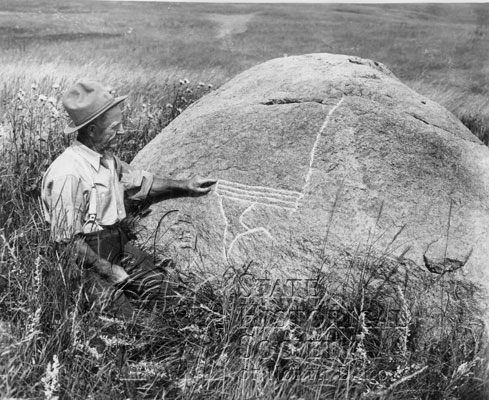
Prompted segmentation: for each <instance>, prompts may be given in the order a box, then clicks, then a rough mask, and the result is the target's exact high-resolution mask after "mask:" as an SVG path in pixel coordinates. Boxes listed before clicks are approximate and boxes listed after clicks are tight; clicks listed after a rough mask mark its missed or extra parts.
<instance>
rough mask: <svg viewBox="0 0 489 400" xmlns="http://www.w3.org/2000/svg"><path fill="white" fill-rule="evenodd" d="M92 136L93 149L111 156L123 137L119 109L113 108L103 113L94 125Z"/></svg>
mask: <svg viewBox="0 0 489 400" xmlns="http://www.w3.org/2000/svg"><path fill="white" fill-rule="evenodd" d="M94 126H95V129H94V131H93V135H92V137H91V138H92V145H93V149H94V150H95V151H96V152H98V153H100V154H102V155H106V156H112V155H113V154H114V151H115V150H116V148H117V145H118V144H119V141H120V139H121V137H122V136H123V135H124V129H123V127H122V112H121V110H120V108H119V107H113V108H111V109H109V110H108V111H106V112H105V113H104V117H102V118H101V120H100V121H99V122H97V123H96V124H94Z"/></svg>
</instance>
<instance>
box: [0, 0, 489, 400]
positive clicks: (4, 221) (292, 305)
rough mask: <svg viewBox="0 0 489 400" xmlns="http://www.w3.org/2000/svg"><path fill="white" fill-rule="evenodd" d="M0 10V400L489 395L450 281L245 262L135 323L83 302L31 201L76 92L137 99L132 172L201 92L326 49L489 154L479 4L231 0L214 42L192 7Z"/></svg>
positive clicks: (395, 270)
mask: <svg viewBox="0 0 489 400" xmlns="http://www.w3.org/2000/svg"><path fill="white" fill-rule="evenodd" d="M0 7H2V11H4V13H3V14H1V13H0V38H1V39H2V43H1V44H0V64H1V68H0V135H1V139H0V140H1V142H0V152H1V159H0V176H1V179H0V204H1V205H2V207H1V210H0V227H1V228H0V397H1V398H4V397H5V398H19V399H20V398H45V399H56V398H60V399H84V400H85V399H97V400H98V399H106V398H111V399H114V400H116V399H127V398H131V399H139V398H148V399H154V398H167V399H168V398H175V399H197V398H205V399H257V398H261V399H274V400H275V399H323V398H327V399H467V400H468V399H471V400H473V399H481V400H482V399H486V398H488V395H489V387H488V383H487V382H488V381H489V376H488V370H489V369H488V361H487V344H486V340H485V339H486V336H487V330H486V326H485V325H484V322H483V321H482V320H481V318H480V315H481V312H482V311H481V310H480V309H479V308H480V304H482V302H481V301H479V300H480V297H481V296H482V292H481V291H480V289H479V288H478V287H477V285H475V284H473V283H470V282H467V281H465V280H464V279H463V277H461V276H458V275H452V274H445V275H433V274H431V273H429V272H427V271H426V270H424V269H422V268H420V267H419V266H416V265H411V264H410V263H409V262H408V261H406V260H403V259H396V258H393V257H390V256H389V255H388V254H380V255H379V254H375V253H373V252H371V253H368V254H356V255H348V256H347V255H345V256H343V257H338V258H337V259H325V260H324V268H323V269H322V270H321V271H319V270H318V271H309V272H308V275H307V276H304V277H303V278H304V280H302V281H300V282H297V283H296V284H295V286H294V287H295V291H294V293H292V283H291V282H290V281H289V282H287V281H282V282H276V281H265V280H264V279H263V278H264V277H263V276H256V275H252V274H250V272H249V269H248V268H247V266H233V267H230V268H229V270H228V271H226V273H224V274H222V275H221V276H216V277H215V279H214V280H213V281H203V280H202V278H200V277H199V276H196V275H192V274H190V275H189V274H188V273H184V272H183V271H181V270H180V268H179V266H178V265H173V266H172V267H171V268H170V273H171V275H172V276H173V277H174V279H175V281H176V282H178V287H179V291H180V292H181V294H182V297H181V300H180V301H179V302H178V304H173V305H172V307H170V308H168V309H166V310H165V311H164V312H158V313H151V312H148V311H143V310H142V311H141V312H140V314H139V315H138V316H137V317H136V318H134V319H133V320H130V321H127V320H122V319H119V318H115V317H113V316H110V315H106V314H103V313H100V312H99V310H97V309H95V308H93V307H92V305H91V303H90V302H88V301H87V299H85V298H84V296H83V290H82V288H83V279H82V275H83V271H82V269H81V268H80V267H79V266H78V265H77V263H76V262H75V260H74V259H73V257H72V256H71V252H70V248H69V246H68V247H66V248H64V249H60V248H58V249H56V248H55V247H54V246H53V244H52V243H51V242H50V239H49V228H48V227H47V226H46V224H45V223H44V221H43V215H42V209H41V204H40V198H39V195H40V193H39V190H40V178H41V176H42V173H43V172H44V170H45V169H46V167H47V166H48V165H49V164H50V163H51V162H52V161H53V160H54V159H55V157H56V156H57V155H58V154H60V153H61V151H62V150H63V149H64V148H65V147H66V146H67V145H68V144H69V143H70V141H71V140H72V138H71V137H66V136H64V135H63V134H62V130H63V127H64V125H65V123H66V116H65V114H64V111H63V110H62V107H61V105H60V96H61V93H62V92H63V91H64V90H65V89H66V87H67V86H68V85H71V84H72V83H74V82H75V81H76V80H77V79H79V78H91V79H95V80H99V81H102V82H104V84H105V85H107V86H110V87H111V88H113V89H114V90H115V93H116V94H128V93H129V94H130V97H129V99H128V100H127V101H126V108H125V110H124V113H123V116H124V124H125V127H126V131H127V140H126V142H125V143H124V145H123V147H122V148H121V149H120V151H119V153H120V154H121V155H122V157H123V158H124V159H125V160H126V161H130V160H131V159H132V157H133V156H134V154H135V152H137V151H138V150H139V149H140V148H142V147H143V146H144V145H145V144H146V143H147V142H148V141H149V140H151V138H152V137H154V135H155V134H157V133H158V132H159V131H160V130H161V129H162V128H163V127H165V126H166V125H167V124H168V123H169V122H170V121H171V120H172V119H173V118H175V117H176V116H177V115H178V114H179V113H180V112H181V111H182V110H184V109H185V107H186V106H188V105H189V104H191V103H192V102H193V101H195V100H196V99H198V98H199V97H200V96H202V95H203V94H205V93H207V92H208V91H210V90H212V88H211V87H209V84H213V85H214V87H217V86H219V85H220V84H221V83H223V82H224V81H226V80H227V79H229V78H230V77H231V76H233V75H234V74H235V73H237V72H239V71H241V70H243V69H245V68H246V67H248V66H250V65H254V64H256V63H258V62H260V61H263V60H266V59H269V58H273V57H276V56H283V54H284V53H287V54H298V53H307V52H318V51H321V52H324V51H326V52H333V53H343V54H354V55H359V56H364V57H367V58H373V59H376V60H378V61H381V62H383V63H385V64H386V65H388V66H389V67H390V68H391V69H392V70H393V72H394V73H396V74H397V75H398V76H399V77H400V78H401V79H405V80H408V81H409V82H410V83H411V84H410V85H411V86H412V87H414V88H415V89H416V90H418V91H420V92H421V93H423V94H425V95H427V96H428V97H431V98H432V99H434V100H436V101H439V102H440V103H441V104H443V105H445V106H446V107H447V108H448V109H450V110H451V111H453V112H454V113H455V114H456V115H457V116H458V117H459V118H461V120H462V121H463V122H464V123H465V124H466V125H467V126H469V128H470V129H471V130H472V131H473V132H474V133H475V134H477V135H478V136H479V137H480V138H481V139H482V140H483V141H485V142H486V143H487V142H488V133H487V118H488V116H487V101H486V97H487V96H486V95H487V90H486V88H485V86H484V85H483V82H484V76H485V75H484V74H483V72H484V71H483V69H481V67H480V54H485V51H486V50H487V47H486V46H487V45H486V43H487V41H484V40H482V39H481V38H483V37H484V35H486V33H487V29H488V27H487V23H486V21H485V19H484V16H485V15H486V11H487V10H486V8H484V6H483V5H481V6H462V5H453V6H446V7H442V6H438V5H418V6H411V7H407V8H403V7H401V6H397V5H395V6H389V7H380V6H359V7H354V6H349V5H343V6H340V5H331V6H328V7H320V6H311V7H310V8H307V7H304V6H302V5H301V6H296V5H290V6H280V7H275V6H272V5H267V6H263V8H261V9H259V10H255V9H250V6H247V5H242V4H241V5H228V6H226V7H220V8H219V9H213V11H214V12H216V10H217V11H219V12H220V13H222V14H223V15H227V14H229V15H233V14H236V13H237V14H242V13H244V14H246V13H251V12H254V13H255V15H254V17H253V19H252V20H251V22H250V29H249V30H248V31H245V32H241V33H239V34H237V35H235V36H233V37H232V38H226V40H223V41H219V40H216V39H215V34H216V27H215V26H214V25H213V24H212V22H210V20H209V18H207V17H206V13H208V11H209V8H206V6H203V5H196V6H195V8H193V9H191V10H190V11H191V12H189V9H188V8H186V7H189V6H184V5H181V4H180V5H176V4H173V5H171V6H168V5H162V4H160V5H158V6H155V5H153V4H139V5H138V7H137V8H135V6H134V5H130V4H117V3H115V4H112V5H110V6H109V5H107V4H105V3H101V2H88V3H80V2H71V1H63V2H60V1H59V2H58V1H54V2H53V1H44V0H43V1H42V2H35V1H34V0H23V1H22V2H20V1H17V0H15V1H13V0H6V1H5V2H3V3H2V5H1V6H0ZM36 7H37V8H36ZM473 7H475V8H473ZM37 10H39V11H40V12H37ZM474 10H475V12H474ZM33 11H35V12H33ZM107 15H110V18H107ZM301 18H302V19H301ZM345 26H349V27H351V28H349V29H344V27H345ZM130 28H133V30H132V31H131V30H130ZM393 32H396V34H397V39H398V40H392V37H393ZM451 32H456V35H455V36H454V35H452V33H451ZM399 33H400V34H399ZM462 50H463V52H462ZM87 54H89V55H90V56H89V57H87ZM458 54H463V59H462V58H460V57H458V56H457V55H458ZM446 76H449V79H446ZM186 78H187V79H188V80H189V82H187V81H186V80H185V79H186ZM180 81H182V83H180ZM199 82H202V83H203V84H199ZM413 82H414V83H413ZM427 82H429V83H427ZM437 82H443V83H437ZM32 85H34V86H32ZM21 90H22V91H21ZM164 256H165V255H164V254H162V255H161V257H164ZM306 278H307V279H309V280H308V281H306V280H305V279H306ZM306 282H307V284H306Z"/></svg>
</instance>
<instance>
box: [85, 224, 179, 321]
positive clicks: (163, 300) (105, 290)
mask: <svg viewBox="0 0 489 400" xmlns="http://www.w3.org/2000/svg"><path fill="white" fill-rule="evenodd" d="M85 241H86V242H87V244H88V245H89V246H90V247H91V248H92V249H93V250H94V251H95V252H96V253H97V254H98V255H99V257H102V258H104V259H106V260H107V261H109V262H111V263H114V264H118V265H120V266H122V267H123V268H124V269H125V270H126V272H127V273H128V274H129V278H128V279H127V280H126V281H124V282H121V283H118V284H116V285H112V284H110V283H109V282H108V281H107V280H106V279H104V278H103V277H101V276H100V275H99V274H98V273H97V272H96V271H94V270H88V271H87V283H86V293H87V297H88V299H89V301H91V302H92V304H94V305H95V306H97V307H99V308H100V309H101V310H103V311H107V312H110V313H113V314H116V315H119V316H124V317H131V316H132V315H133V314H134V313H135V312H136V311H140V310H149V309H155V308H158V310H160V311H164V309H165V308H167V307H168V306H170V305H171V304H175V302H176V301H177V300H178V295H177V293H176V292H175V290H174V287H173V286H174V285H172V284H171V282H170V281H169V280H168V278H167V274H166V271H165V270H164V269H163V268H161V267H157V266H156V265H155V264H154V262H153V260H152V257H151V256H150V255H149V254H147V253H146V252H144V251H142V250H140V249H139V248H137V247H136V246H134V245H132V244H131V243H130V242H129V239H128V238H127V235H126V234H125V232H124V231H123V230H122V229H121V228H120V227H118V226H115V227H107V228H106V229H104V230H103V231H98V232H93V233H90V234H86V235H85Z"/></svg>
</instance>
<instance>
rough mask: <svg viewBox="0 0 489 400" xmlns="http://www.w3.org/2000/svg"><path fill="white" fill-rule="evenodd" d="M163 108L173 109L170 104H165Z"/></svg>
mask: <svg viewBox="0 0 489 400" xmlns="http://www.w3.org/2000/svg"><path fill="white" fill-rule="evenodd" d="M165 107H166V108H173V106H172V105H171V104H170V103H167V104H166V106H165Z"/></svg>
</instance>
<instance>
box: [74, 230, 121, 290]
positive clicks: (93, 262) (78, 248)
mask: <svg viewBox="0 0 489 400" xmlns="http://www.w3.org/2000/svg"><path fill="white" fill-rule="evenodd" d="M74 250H75V252H76V256H77V258H78V259H80V260H83V262H84V264H85V266H86V267H88V268H93V269H94V270H95V271H96V272H97V273H98V274H100V276H101V277H102V278H105V279H107V280H108V281H109V282H110V283H112V284H114V283H117V282H121V281H123V280H124V279H126V278H127V277H128V276H129V275H128V274H127V272H126V271H125V270H124V268H122V267H121V266H120V265H117V264H111V263H110V262H109V261H107V260H105V259H103V258H100V257H99V256H98V255H97V254H96V253H95V252H94V251H93V250H92V249H91V248H90V246H89V245H88V244H87V242H85V240H84V239H83V238H81V237H80V238H77V239H75V242H74Z"/></svg>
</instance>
